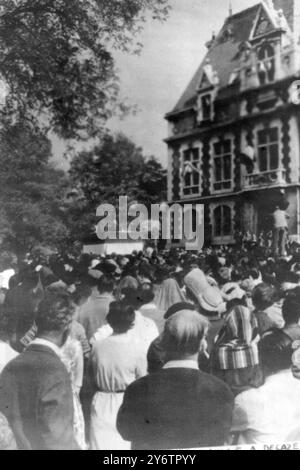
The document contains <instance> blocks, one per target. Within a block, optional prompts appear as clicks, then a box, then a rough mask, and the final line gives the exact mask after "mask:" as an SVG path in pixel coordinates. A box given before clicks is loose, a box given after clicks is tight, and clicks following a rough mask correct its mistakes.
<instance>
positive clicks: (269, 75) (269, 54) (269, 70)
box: [257, 44, 275, 85]
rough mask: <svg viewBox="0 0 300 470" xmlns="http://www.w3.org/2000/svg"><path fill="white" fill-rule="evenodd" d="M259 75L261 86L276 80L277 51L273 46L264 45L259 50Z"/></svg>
mask: <svg viewBox="0 0 300 470" xmlns="http://www.w3.org/2000/svg"><path fill="white" fill-rule="evenodd" d="M257 55H258V75H259V80H260V83H261V85H264V84H266V83H271V82H274V80H275V51H274V48H273V46H271V44H264V45H263V46H261V48H260V49H259V50H258V54H257Z"/></svg>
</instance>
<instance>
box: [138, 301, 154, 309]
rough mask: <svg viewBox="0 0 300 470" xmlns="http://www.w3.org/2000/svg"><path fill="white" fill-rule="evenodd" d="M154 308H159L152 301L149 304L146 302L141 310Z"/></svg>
mask: <svg viewBox="0 0 300 470" xmlns="http://www.w3.org/2000/svg"><path fill="white" fill-rule="evenodd" d="M153 308H157V307H156V305H155V304H154V303H153V302H151V303H149V304H145V305H143V306H142V307H141V310H148V309H153Z"/></svg>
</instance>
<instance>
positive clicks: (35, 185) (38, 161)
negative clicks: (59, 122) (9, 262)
mask: <svg viewBox="0 0 300 470" xmlns="http://www.w3.org/2000/svg"><path fill="white" fill-rule="evenodd" d="M50 156H51V144H50V142H49V140H48V139H47V138H46V137H45V136H43V135H42V134H41V133H40V132H39V131H38V130H36V131H35V132H33V130H32V129H31V128H30V127H28V126H26V125H24V123H18V124H15V125H14V126H13V127H10V128H9V129H6V130H3V131H2V133H1V136H0V240H1V244H0V246H1V249H2V250H3V249H6V250H10V251H12V252H13V253H15V254H16V255H17V256H18V258H22V256H23V255H24V254H25V253H26V252H27V251H29V250H30V249H31V248H32V247H34V246H35V245H36V244H44V245H49V246H52V247H54V246H57V245H59V243H60V242H63V241H64V239H65V237H67V235H68V231H67V228H66V227H65V225H64V223H63V220H62V218H61V216H60V212H61V200H62V199H63V196H64V193H65V191H66V188H67V187H68V181H67V178H66V175H65V174H64V173H63V172H62V171H60V170H57V169H55V168H54V167H53V166H52V165H51V164H50V163H49V158H50Z"/></svg>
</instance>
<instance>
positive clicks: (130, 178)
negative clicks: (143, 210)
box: [66, 134, 167, 236]
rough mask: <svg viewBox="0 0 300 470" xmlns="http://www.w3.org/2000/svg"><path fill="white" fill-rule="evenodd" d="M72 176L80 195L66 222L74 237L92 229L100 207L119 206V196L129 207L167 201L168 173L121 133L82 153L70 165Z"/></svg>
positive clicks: (107, 136)
mask: <svg viewBox="0 0 300 470" xmlns="http://www.w3.org/2000/svg"><path fill="white" fill-rule="evenodd" d="M70 177H71V181H72V183H73V185H74V187H76V188H77V190H78V192H79V193H80V194H81V197H79V198H77V200H76V201H75V204H71V205H70V210H69V212H68V214H69V219H68V222H66V224H67V225H69V226H71V225H72V224H73V226H74V229H73V233H74V236H78V235H79V234H80V235H81V236H84V235H87V234H88V233H89V232H90V231H91V230H92V229H93V225H95V224H96V222H97V218H96V209H97V207H98V206H99V205H100V204H104V203H109V204H113V205H115V207H117V206H118V202H119V197H120V196H127V197H128V202H129V204H130V203H131V202H133V201H137V202H139V203H143V204H146V205H147V206H149V204H153V203H160V202H162V201H164V200H165V198H166V185H167V178H166V170H164V169H163V168H162V166H161V164H160V163H159V162H158V161H156V160H155V158H154V157H151V158H150V159H149V160H146V159H145V157H144V155H143V152H142V149H141V148H139V147H137V146H136V145H135V144H134V143H133V142H132V141H131V140H129V139H128V138H127V137H125V136H124V135H122V134H118V135H116V136H112V135H110V134H106V135H105V136H104V138H103V139H102V143H101V144H99V145H97V146H96V147H95V148H94V149H92V150H91V151H89V152H81V153H79V154H78V155H77V156H76V157H75V158H74V159H73V161H72V163H71V168H70ZM71 206H72V207H71ZM74 211H75V212H74ZM75 213H76V217H75V216H74V214H75ZM79 213H81V216H80V214H79ZM78 221H80V222H79V224H78ZM74 223H75V225H74Z"/></svg>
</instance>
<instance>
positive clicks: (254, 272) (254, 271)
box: [249, 267, 260, 280]
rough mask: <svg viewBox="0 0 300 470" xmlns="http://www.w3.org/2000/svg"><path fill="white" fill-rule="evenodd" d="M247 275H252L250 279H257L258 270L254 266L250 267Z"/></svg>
mask: <svg viewBox="0 0 300 470" xmlns="http://www.w3.org/2000/svg"><path fill="white" fill-rule="evenodd" d="M249 276H251V277H252V279H254V280H257V279H259V276H260V271H259V269H257V268H256V267H251V268H250V270H249Z"/></svg>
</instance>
